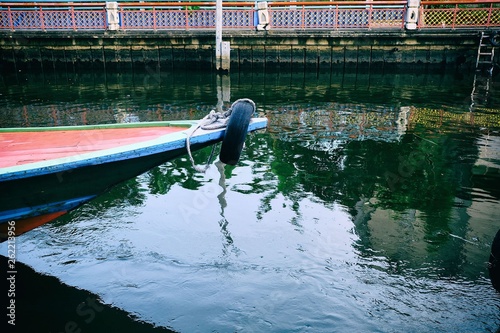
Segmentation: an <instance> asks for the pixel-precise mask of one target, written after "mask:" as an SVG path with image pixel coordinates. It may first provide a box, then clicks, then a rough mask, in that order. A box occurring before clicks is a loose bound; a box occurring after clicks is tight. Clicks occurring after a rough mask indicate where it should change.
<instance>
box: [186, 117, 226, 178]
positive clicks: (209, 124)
mask: <svg viewBox="0 0 500 333" xmlns="http://www.w3.org/2000/svg"><path fill="white" fill-rule="evenodd" d="M231 112H232V109H231V108H229V109H228V110H227V111H225V112H216V111H215V110H212V111H210V113H209V114H207V115H206V116H205V117H204V118H203V119H201V120H200V121H199V123H198V125H197V126H196V127H195V128H194V129H193V131H191V133H189V135H188V137H187V139H186V148H187V151H188V155H189V159H190V160H191V165H192V166H193V169H195V170H196V171H198V172H202V173H204V172H206V171H207V170H208V167H209V166H210V159H209V160H208V161H207V164H206V165H205V166H203V167H202V166H199V165H196V164H195V163H194V159H193V154H192V153H191V137H192V136H193V134H194V132H196V131H197V130H198V129H200V128H201V129H203V130H214V129H218V128H224V127H226V126H227V123H228V121H229V116H230V115H231ZM212 153H213V150H212Z"/></svg>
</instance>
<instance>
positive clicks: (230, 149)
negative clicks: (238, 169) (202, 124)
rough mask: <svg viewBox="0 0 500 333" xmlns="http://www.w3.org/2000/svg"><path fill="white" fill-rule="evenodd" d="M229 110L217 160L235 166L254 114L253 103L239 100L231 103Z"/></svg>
mask: <svg viewBox="0 0 500 333" xmlns="http://www.w3.org/2000/svg"><path fill="white" fill-rule="evenodd" d="M231 109H232V112H231V116H230V117H229V122H228V124H227V128H226V133H225V134H224V139H223V140H222V147H221V149H220V154H219V159H220V160H221V162H222V163H225V164H229V165H236V163H238V161H239V159H240V156H241V151H242V150H243V144H244V143H245V138H246V137H247V132H248V125H249V124H250V119H252V115H253V114H254V112H255V103H254V102H253V101H252V100H250V99H246V98H244V99H239V100H237V101H236V102H234V103H233V105H232V106H231Z"/></svg>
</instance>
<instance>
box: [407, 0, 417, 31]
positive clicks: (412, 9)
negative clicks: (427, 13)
mask: <svg viewBox="0 0 500 333" xmlns="http://www.w3.org/2000/svg"><path fill="white" fill-rule="evenodd" d="M419 7H420V0H408V3H407V5H406V17H405V27H406V29H407V30H415V29H417V22H418V13H419Z"/></svg>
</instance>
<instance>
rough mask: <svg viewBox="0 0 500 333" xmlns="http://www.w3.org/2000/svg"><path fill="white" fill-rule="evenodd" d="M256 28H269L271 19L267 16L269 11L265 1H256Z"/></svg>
mask: <svg viewBox="0 0 500 333" xmlns="http://www.w3.org/2000/svg"><path fill="white" fill-rule="evenodd" d="M257 18H258V20H259V24H257V30H269V24H270V23H271V19H270V18H269V11H268V10H267V1H259V2H257Z"/></svg>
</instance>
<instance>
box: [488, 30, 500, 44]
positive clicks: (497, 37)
mask: <svg viewBox="0 0 500 333" xmlns="http://www.w3.org/2000/svg"><path fill="white" fill-rule="evenodd" d="M490 43H491V45H493V46H500V31H495V32H493V33H491V37H490Z"/></svg>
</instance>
